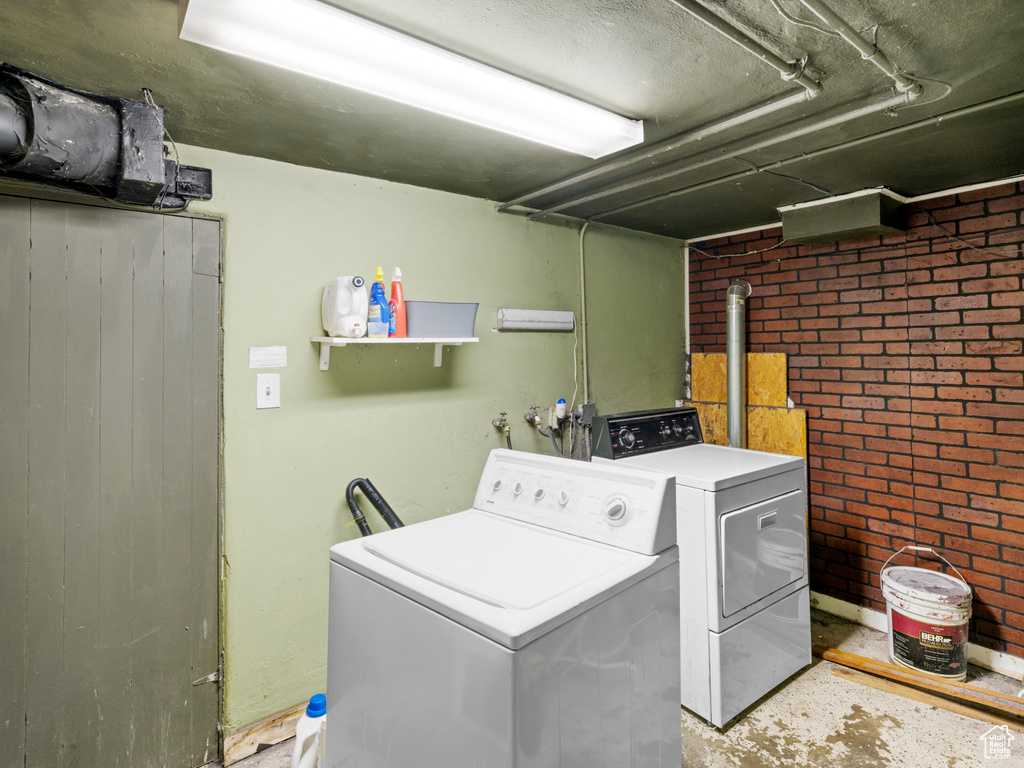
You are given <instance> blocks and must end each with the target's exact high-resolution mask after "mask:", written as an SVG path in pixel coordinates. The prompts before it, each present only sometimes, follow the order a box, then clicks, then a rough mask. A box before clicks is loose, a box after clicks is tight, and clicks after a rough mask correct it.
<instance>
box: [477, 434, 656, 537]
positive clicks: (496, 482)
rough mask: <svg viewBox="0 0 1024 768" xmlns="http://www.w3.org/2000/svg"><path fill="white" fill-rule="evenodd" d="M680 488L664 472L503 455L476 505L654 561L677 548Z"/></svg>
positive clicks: (491, 465)
mask: <svg viewBox="0 0 1024 768" xmlns="http://www.w3.org/2000/svg"><path fill="white" fill-rule="evenodd" d="M675 489H676V486H675V480H674V478H672V477H671V476H669V475H665V474H662V473H659V472H649V471H646V470H637V469H635V468H632V467H630V468H628V469H627V468H626V467H616V466H609V465H607V464H590V463H587V462H582V461H573V460H572V459H564V458H558V457H554V456H540V455H538V454H533V453H522V452H519V451H507V450H495V451H491V455H490V458H488V460H487V466H486V467H485V468H484V473H483V475H482V476H481V478H480V485H479V487H478V488H477V492H476V502H475V503H474V505H473V506H474V507H475V508H476V509H480V510H484V511H486V512H493V513H495V514H499V515H503V516H505V517H511V518H515V519H516V520H521V521H522V522H525V523H531V524H533V525H540V526H543V527H545V528H552V529H555V530H558V531H563V532H564V533H568V534H572V535H574V536H580V537H581V538H585V539H590V540H591V541H600V542H602V543H604V544H610V545H612V546H615V547H620V548H622V549H628V550H631V551H633V552H639V553H641V554H648V555H653V554H657V553H658V552H661V551H662V550H664V549H667V548H668V547H670V546H672V545H673V544H675V543H676V514H675Z"/></svg>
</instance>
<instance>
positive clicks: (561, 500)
mask: <svg viewBox="0 0 1024 768" xmlns="http://www.w3.org/2000/svg"><path fill="white" fill-rule="evenodd" d="M568 503H569V494H568V493H566V492H565V491H559V492H558V506H560V507H564V506H565V505H566V504H568Z"/></svg>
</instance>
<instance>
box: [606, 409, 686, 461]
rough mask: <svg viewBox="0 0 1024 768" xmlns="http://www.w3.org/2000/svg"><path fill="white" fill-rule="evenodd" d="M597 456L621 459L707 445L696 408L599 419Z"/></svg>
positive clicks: (633, 413)
mask: <svg viewBox="0 0 1024 768" xmlns="http://www.w3.org/2000/svg"><path fill="white" fill-rule="evenodd" d="M593 435H594V455H595V456H599V457H600V458H602V459H621V458H623V457H625V456H638V455H640V454H642V453H653V452H655V451H664V450H668V449H670V448H681V447H683V446H684V445H696V444H697V443H702V442H704V438H703V436H702V435H701V431H700V420H699V419H698V418H697V409H696V408H666V409H662V410H655V411H633V412H631V413H617V414H614V415H611V416H595V417H594V425H593Z"/></svg>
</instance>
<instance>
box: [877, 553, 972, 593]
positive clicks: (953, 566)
mask: <svg viewBox="0 0 1024 768" xmlns="http://www.w3.org/2000/svg"><path fill="white" fill-rule="evenodd" d="M907 550H910V551H912V552H931V553H932V554H933V555H935V556H936V557H937V558H939V560H941V561H942V562H944V563H945V564H946V565H948V566H949V567H950V568H952V569H953V573H955V574H956V575H957V576H959V577H960V581H962V582H963V584H964V586H966V587H967V588H968V589H970V588H971V585H970V584H968V583H967V579H965V578H964V577H963V575H962V574H961V573H960V571H958V570H957V569H956V566H955V565H953V564H952V563H951V562H949V560H947V559H946V558H944V557H943V556H942V555H940V554H939V553H938V552H936V551H935V550H934V549H932V548H931V547H915V546H912V545H910V544H908V545H907V546H905V547H903V549H901V550H900V551H899V552H894V553H893V554H892V555H891V556H890V557H889V559H888V560H886V561H885V563H884V564H883V565H882V568H881V570H880V571H879V573H882V571H884V570H885V566H887V565H888V564H889V563H890V562H891V561H892V559H893V558H894V557H896V556H897V555H902V554H903V553H904V552H906V551H907Z"/></svg>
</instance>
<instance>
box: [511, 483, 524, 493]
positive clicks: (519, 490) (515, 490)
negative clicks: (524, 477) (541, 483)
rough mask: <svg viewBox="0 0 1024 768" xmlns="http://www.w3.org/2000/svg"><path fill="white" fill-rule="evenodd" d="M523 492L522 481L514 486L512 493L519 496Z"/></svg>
mask: <svg viewBox="0 0 1024 768" xmlns="http://www.w3.org/2000/svg"><path fill="white" fill-rule="evenodd" d="M522 492H523V484H522V483H516V484H515V485H513V486H512V493H514V494H515V495H516V496H518V495H519V494H521V493H522Z"/></svg>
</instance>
